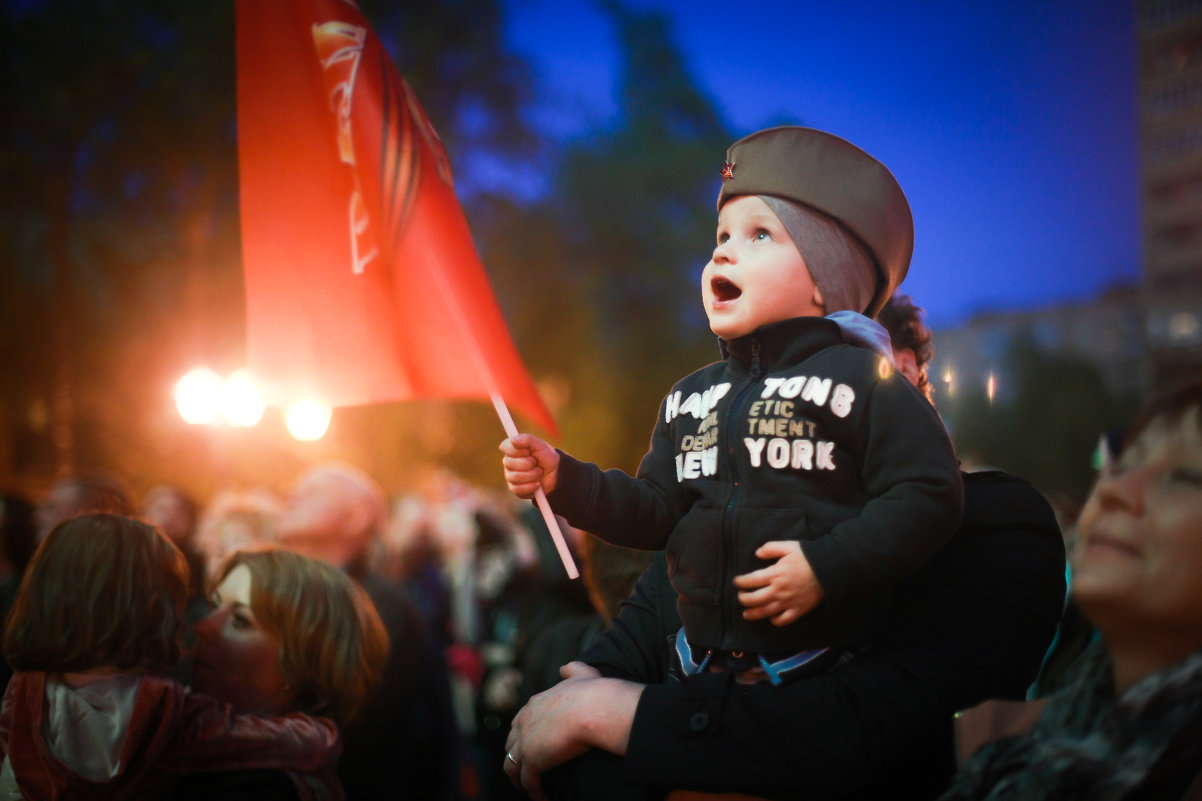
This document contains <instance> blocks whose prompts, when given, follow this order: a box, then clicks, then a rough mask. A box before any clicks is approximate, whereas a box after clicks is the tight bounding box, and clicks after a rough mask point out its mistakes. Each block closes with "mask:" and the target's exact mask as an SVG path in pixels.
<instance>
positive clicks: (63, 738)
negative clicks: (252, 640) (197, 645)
mask: <svg viewBox="0 0 1202 801" xmlns="http://www.w3.org/2000/svg"><path fill="white" fill-rule="evenodd" d="M187 593H188V568H187V563H186V562H185V560H184V557H183V555H182V554H181V553H180V551H179V549H178V548H176V547H175V545H173V544H172V543H171V542H170V541H169V540H168V539H167V538H166V537H165V536H164V535H162V534H161V533H159V531H158V529H156V528H154V527H153V526H151V525H149V524H146V523H143V522H140V521H137V520H133V519H130V518H128V517H121V516H117V515H100V514H98V515H85V516H83V517H77V518H74V519H71V520H67V521H66V522H64V523H61V524H59V525H58V526H57V527H56V528H54V529H53V530H52V531H51V532H50V533H49V534H48V535H47V537H46V539H45V540H44V541H43V542H42V544H41V545H40V546H39V547H38V549H37V551H36V553H35V554H34V556H33V560H32V561H31V562H30V565H29V569H28V570H27V572H26V574H25V578H24V579H23V580H22V582H21V587H20V589H19V590H18V593H17V600H16V603H15V605H14V607H13V610H12V613H11V615H10V616H9V619H8V623H7V626H6V628H5V631H4V655H5V657H7V659H8V660H9V662H10V663H11V664H12V666H13V668H14V669H15V670H16V673H15V675H14V676H13V679H12V681H11V682H10V683H9V686H8V690H7V692H6V694H5V696H4V703H3V707H2V709H0V752H2V754H3V758H4V759H3V763H2V764H0V799H8V798H38V799H57V798H80V799H82V798H106V799H107V798H126V799H136V798H147V799H149V798H161V797H163V795H164V793H165V792H166V791H167V790H169V788H170V787H171V786H172V785H173V784H174V783H175V782H176V781H177V780H178V779H179V777H180V776H181V775H185V774H189V773H202V772H207V771H219V770H239V769H244V768H271V769H275V770H283V771H295V772H298V773H306V774H313V776H311V777H310V778H309V779H308V780H306V782H304V785H305V786H304V787H300V785H299V784H298V790H301V789H303V790H305V791H306V794H307V797H311V798H313V797H323V798H325V797H328V798H341V797H342V788H341V787H340V786H339V785H338V784H337V779H335V778H334V777H333V769H334V767H335V765H336V763H337V759H338V754H339V752H340V750H341V744H340V742H339V740H338V729H337V727H336V726H335V725H334V724H333V723H332V722H331V721H328V720H325V719H324V718H313V717H309V716H307V715H288V716H286V717H278V718H268V717H257V716H250V715H236V714H234V713H233V711H232V707H230V706H229V705H228V704H224V703H221V702H219V701H217V700H216V699H214V698H210V697H207V696H200V695H190V694H188V692H187V691H186V690H185V688H184V687H183V686H182V685H180V684H179V683H178V682H177V681H175V680H173V679H171V678H169V677H168V676H167V675H166V674H167V672H168V671H169V670H170V669H172V668H174V667H175V665H176V663H177V662H178V660H179V657H180V633H181V629H182V622H183V617H182V615H183V609H184V604H185V601H186V600H187ZM314 779H316V781H314Z"/></svg>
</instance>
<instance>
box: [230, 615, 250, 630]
mask: <svg viewBox="0 0 1202 801" xmlns="http://www.w3.org/2000/svg"><path fill="white" fill-rule="evenodd" d="M230 620H231V621H233V624H234V628H236V629H249V628H252V627H254V623H253V622H251V619H250V618H249V617H247V615H246V613H245V612H235V613H234V614H232V615H231V616H230Z"/></svg>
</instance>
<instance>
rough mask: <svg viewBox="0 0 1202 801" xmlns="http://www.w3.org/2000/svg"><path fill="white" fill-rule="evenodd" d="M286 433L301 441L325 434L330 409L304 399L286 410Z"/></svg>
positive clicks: (307, 440) (314, 438)
mask: <svg viewBox="0 0 1202 801" xmlns="http://www.w3.org/2000/svg"><path fill="white" fill-rule="evenodd" d="M285 419H286V422H287V425H288V433H290V434H291V435H292V436H293V437H294V438H295V439H299V440H301V441H302V442H312V441H313V440H318V439H321V438H322V437H323V436H325V433H326V429H327V428H329V427H330V409H329V407H327V406H322V405H321V404H320V403H318V402H317V401H312V400H305V401H301V402H300V403H297V404H296V405H295V406H293V407H292V408H290V409H289V410H288V415H287V417H286V418H285Z"/></svg>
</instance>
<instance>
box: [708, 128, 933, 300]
mask: <svg viewBox="0 0 1202 801" xmlns="http://www.w3.org/2000/svg"><path fill="white" fill-rule="evenodd" d="M739 195H769V196H772V197H779V198H783V199H785V200H791V201H794V202H796V203H801V204H804V205H806V206H809V207H810V208H813V209H815V210H817V211H820V212H822V213H823V214H826V215H828V216H830V217H832V218H834V219H835V220H837V221H838V222H839V223H840V224H841V225H843V227H844V228H846V229H847V230H848V231H850V232H851V233H852V234H853V235H855V236H856V237H858V238H859V239H860V241H861V242H863V243H864V245H865V247H867V249H868V252H869V253H871V254H872V257H873V259H875V261H876V264H875V267H876V271H877V286H876V292H875V293H874V295H873V300H872V303H871V304H870V305H869V306H868V308H867V309H866V310H865V312H864V313H865V314H867V315H868V316H870V317H872V316H875V315H876V313H877V312H878V311H880V310H881V308H882V307H883V306H884V305H885V302H886V301H887V300H888V299H889V298H890V297H891V296H892V295H893V291H894V290H895V289H897V287H898V285H900V284H901V282H902V279H904V278H905V277H906V271H907V270H908V269H909V268H910V257H911V256H912V255H913V253H914V217H913V215H912V214H911V213H910V204H909V202H908V201H907V200H906V196H905V194H904V193H903V192H902V190H901V187H900V186H899V185H898V183H897V179H896V178H894V177H893V173H891V172H889V169H888V168H887V167H885V165H884V164H881V163H880V162H879V161H877V160H876V159H874V158H873V157H872V156H870V155H868V154H867V153H865V152H864V151H863V150H861V149H860V148H858V147H856V146H855V145H853V144H852V143H851V142H848V141H847V140H846V139H840V138H839V137H837V136H833V135H831V134H828V133H825V132H823V131H819V130H815V129H813V128H801V127H797V126H793V125H786V126H781V127H779V128H767V129H765V130H763V131H757V132H756V133H753V134H751V135H750V136H745V137H743V138H742V139H740V140H739V141H737V142H735V143H734V144H733V145H731V146H730V148H729V149H727V151H726V163H725V164H724V165H722V189H721V191H719V193H718V208H719V209H721V208H722V204H723V203H725V202H726V201H727V200H729V199H730V198H732V197H736V196H739ZM799 249H800V246H799Z"/></svg>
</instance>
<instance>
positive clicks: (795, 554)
mask: <svg viewBox="0 0 1202 801" xmlns="http://www.w3.org/2000/svg"><path fill="white" fill-rule="evenodd" d="M755 555H756V556H757V557H759V558H760V559H764V560H768V559H775V560H776V561H775V562H773V563H772V564H770V565H768V566H767V567H764V568H761V569H759V570H753V571H752V572H750V573H744V574H743V575H741V576H735V586H736V587H738V588H739V590H741V592H739V603H741V604H743V606H745V607H747V608H746V609H745V610H743V618H744V619H745V620H762V619H763V618H766V617H767V618H771V619H772V624H773V625H774V626H787V625H789V624H790V623H792V622H793V621H794V620H797V619H798V618H799V617H801V616H802V615H804V614H805V613H806V612H809V611H810V610H811V609H813V608H814V607H815V606H817V605H818V602H819V601H821V600H822V586H821V585H820V584H819V583H818V577H817V576H815V575H814V571H813V570H812V569H810V562H809V560H808V559H806V557H805V554H804V553H802V552H801V543H800V542H797V541H796V540H785V541H775V542H765V543H764V544H763V545H761V546H760V547H759V548H758V549H757V550H756V552H755Z"/></svg>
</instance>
